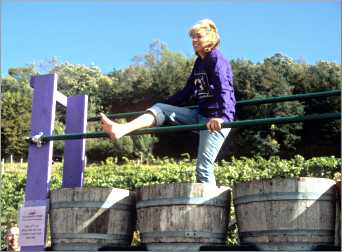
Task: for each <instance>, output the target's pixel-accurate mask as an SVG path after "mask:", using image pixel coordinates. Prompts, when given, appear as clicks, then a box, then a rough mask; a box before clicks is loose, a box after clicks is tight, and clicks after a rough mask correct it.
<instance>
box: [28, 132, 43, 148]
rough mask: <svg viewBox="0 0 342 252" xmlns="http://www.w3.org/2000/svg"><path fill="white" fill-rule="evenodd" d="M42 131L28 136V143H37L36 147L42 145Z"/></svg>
mask: <svg viewBox="0 0 342 252" xmlns="http://www.w3.org/2000/svg"><path fill="white" fill-rule="evenodd" d="M43 135H44V133H43V132H39V133H38V134H37V135H35V136H33V137H30V138H29V141H30V143H33V144H35V145H37V147H38V148H40V147H42V145H43Z"/></svg>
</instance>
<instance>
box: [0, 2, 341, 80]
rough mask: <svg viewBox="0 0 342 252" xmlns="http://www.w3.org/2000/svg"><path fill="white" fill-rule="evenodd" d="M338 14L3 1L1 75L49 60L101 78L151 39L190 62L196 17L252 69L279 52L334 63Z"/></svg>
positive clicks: (277, 5)
mask: <svg viewBox="0 0 342 252" xmlns="http://www.w3.org/2000/svg"><path fill="white" fill-rule="evenodd" d="M340 11H341V2H340V1H333V0H325V1H318V0H315V1H313V0H312V1H309V0H306V1H304V0H302V1H300V0H299V1H290V0H287V1H285V0H273V1H270V0H259V1H258V0H226V1H223V0H216V1H215V0H212V1H209V0H208V1H205V0H198V1H195V0H192V1H190V0H184V1H180V0H176V1H167V0H164V1H153V0H150V1H144V0H141V1H137V0H136V1H133V0H128V1H115V0H112V1H110V0H107V1H101V0H97V1H95V0H94V1H91V0H83V1H82V0H78V1H71V0H69V1H66V0H60V1H51V0H50V1H42V0H40V1H28V0H26V1H19V0H3V1H2V6H1V12H2V13H1V18H2V20H1V25H2V27H1V35H2V36H1V73H2V76H4V75H7V71H8V68H10V67H24V66H26V65H28V64H32V63H41V62H44V61H46V60H48V59H50V58H52V57H57V59H58V60H59V61H60V62H61V63H63V62H65V61H68V62H70V63H73V64H84V65H91V64H95V65H96V66H98V67H99V68H100V69H101V70H102V72H103V73H108V72H110V71H111V70H112V69H113V68H116V69H121V68H126V67H127V66H128V65H130V64H132V58H133V57H134V56H137V55H142V54H144V53H145V52H146V51H147V50H148V47H149V45H150V44H151V43H152V42H153V41H155V40H157V39H159V40H160V41H162V42H163V43H165V44H166V45H167V46H168V48H169V49H170V50H172V51H174V52H179V53H183V54H184V55H186V56H192V55H193V49H192V46H191V41H190V39H189V37H188V30H189V28H190V27H191V26H192V25H193V24H194V23H196V22H197V21H198V20H200V19H203V18H211V19H212V20H214V22H215V23H216V25H217V27H218V30H219V32H220V34H221V40H222V42H221V50H222V51H223V53H224V54H225V55H226V56H227V58H229V59H237V58H244V59H249V60H251V61H252V62H254V63H258V62H262V61H263V60H264V59H265V58H267V57H271V56H272V55H274V54H275V53H279V52H280V53H283V54H285V55H287V56H289V57H291V58H293V59H300V58H301V59H304V60H305V61H306V62H307V63H309V64H315V63H316V62H317V61H319V60H326V61H333V62H336V63H341V35H340V32H341V24H340V23H341V14H340Z"/></svg>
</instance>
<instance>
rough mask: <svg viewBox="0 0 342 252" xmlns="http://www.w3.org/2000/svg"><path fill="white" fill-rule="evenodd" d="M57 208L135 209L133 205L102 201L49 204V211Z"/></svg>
mask: <svg viewBox="0 0 342 252" xmlns="http://www.w3.org/2000/svg"><path fill="white" fill-rule="evenodd" d="M58 208H104V209H109V208H110V209H118V210H131V209H132V208H135V207H134V205H128V204H122V203H111V202H103V201H76V202H71V201H59V202H51V209H58Z"/></svg>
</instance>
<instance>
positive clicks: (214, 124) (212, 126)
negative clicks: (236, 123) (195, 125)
mask: <svg viewBox="0 0 342 252" xmlns="http://www.w3.org/2000/svg"><path fill="white" fill-rule="evenodd" d="M223 122H224V121H223V119H222V118H216V117H214V118H210V120H209V121H208V122H207V128H208V130H210V131H212V132H213V131H216V130H220V129H221V128H222V127H221V126H222V123H223Z"/></svg>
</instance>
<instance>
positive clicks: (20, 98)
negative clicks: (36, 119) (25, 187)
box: [1, 91, 31, 158]
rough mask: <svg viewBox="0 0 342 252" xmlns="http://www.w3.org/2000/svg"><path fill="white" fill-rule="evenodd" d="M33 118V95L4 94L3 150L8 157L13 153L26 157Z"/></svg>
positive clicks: (2, 107) (2, 112)
mask: <svg viewBox="0 0 342 252" xmlns="http://www.w3.org/2000/svg"><path fill="white" fill-rule="evenodd" d="M30 118H31V97H29V96H26V95H22V94H21V93H20V92H18V91H17V92H5V93H3V94H2V106H1V119H2V120H1V121H2V122H1V150H2V155H3V156H4V157H5V158H6V157H9V156H10V155H11V154H12V155H14V156H17V157H18V156H20V157H26V156H27V148H28V143H27V142H26V141H25V139H24V138H25V137H27V136H29V131H30V121H31V120H30Z"/></svg>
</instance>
